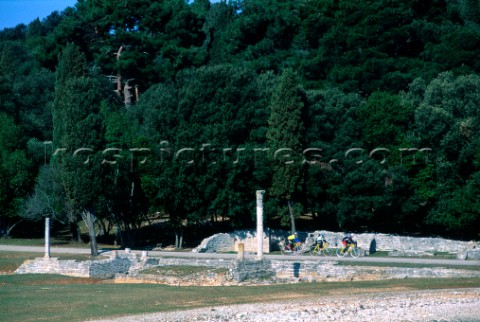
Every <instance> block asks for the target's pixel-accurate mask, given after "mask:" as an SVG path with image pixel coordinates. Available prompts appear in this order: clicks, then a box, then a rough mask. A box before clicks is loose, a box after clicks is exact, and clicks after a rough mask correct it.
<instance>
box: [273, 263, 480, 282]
mask: <svg viewBox="0 0 480 322" xmlns="http://www.w3.org/2000/svg"><path fill="white" fill-rule="evenodd" d="M271 265H272V271H273V272H274V273H275V277H276V278H277V279H279V280H285V281H291V280H298V281H315V282H334V281H352V280H356V281H361V280H379V279H382V280H384V279H404V278H448V277H465V278H468V277H476V278H478V277H480V271H477V270H467V269H465V270H464V269H453V268H445V267H419V268H415V267H382V266H355V265H339V263H338V262H335V261H321V262H318V261H311V262H309V261H305V262H303V261H302V262H296V261H272V262H271Z"/></svg>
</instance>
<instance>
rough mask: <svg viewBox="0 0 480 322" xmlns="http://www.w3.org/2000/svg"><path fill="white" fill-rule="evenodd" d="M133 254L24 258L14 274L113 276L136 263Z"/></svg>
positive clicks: (127, 270) (125, 272) (126, 271)
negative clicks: (95, 257) (97, 257)
mask: <svg viewBox="0 0 480 322" xmlns="http://www.w3.org/2000/svg"><path fill="white" fill-rule="evenodd" d="M138 262H139V261H138V260H137V257H136V255H135V254H131V253H125V254H118V253H117V252H116V251H115V252H112V253H111V256H110V258H108V259H103V260H95V261H91V260H88V261H81V262H77V261H75V260H58V259H57V258H36V259H34V260H26V261H25V262H24V263H23V264H22V265H21V266H20V267H19V268H18V269H17V270H16V271H15V273H16V274H59V275H67V276H75V277H96V278H113V277H114V276H115V274H128V272H129V270H130V269H131V267H134V266H136V265H138Z"/></svg>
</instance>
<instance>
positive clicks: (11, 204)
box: [0, 112, 34, 236]
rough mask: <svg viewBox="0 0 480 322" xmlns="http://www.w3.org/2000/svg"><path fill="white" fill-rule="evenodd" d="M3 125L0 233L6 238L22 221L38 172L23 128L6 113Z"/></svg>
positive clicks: (0, 120)
mask: <svg viewBox="0 0 480 322" xmlns="http://www.w3.org/2000/svg"><path fill="white" fill-rule="evenodd" d="M0 124H1V125H2V126H1V127H0V177H1V178H2V180H1V181H0V230H1V235H2V236H4V235H9V234H10V232H11V230H12V229H13V228H14V227H15V226H16V225H17V224H18V222H20V221H21V217H19V216H18V212H19V211H20V209H21V208H22V206H23V202H24V200H25V198H26V196H27V194H28V193H29V192H30V189H31V185H32V184H33V179H34V172H33V168H32V163H31V160H30V159H29V158H28V157H27V155H26V151H25V150H26V149H25V139H24V137H23V135H22V132H21V128H20V127H19V126H17V125H16V124H15V122H14V121H13V118H12V117H11V116H8V115H7V114H5V113H3V112H0Z"/></svg>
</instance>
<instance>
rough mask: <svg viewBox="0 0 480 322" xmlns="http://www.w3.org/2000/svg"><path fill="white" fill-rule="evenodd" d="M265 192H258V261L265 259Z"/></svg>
mask: <svg viewBox="0 0 480 322" xmlns="http://www.w3.org/2000/svg"><path fill="white" fill-rule="evenodd" d="M264 194H265V190H257V259H263V195H264Z"/></svg>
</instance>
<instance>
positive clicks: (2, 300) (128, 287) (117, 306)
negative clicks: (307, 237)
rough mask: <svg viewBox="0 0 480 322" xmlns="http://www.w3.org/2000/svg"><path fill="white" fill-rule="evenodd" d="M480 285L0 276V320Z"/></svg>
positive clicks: (72, 317) (102, 315) (79, 316)
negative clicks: (169, 282)
mask: <svg viewBox="0 0 480 322" xmlns="http://www.w3.org/2000/svg"><path fill="white" fill-rule="evenodd" d="M462 287H480V279H415V280H391V281H373V282H372V281H368V282H365V281H362V282H349V283H337V282H332V283H299V284H287V285H271V286H225V287H223V286H221V287H177V286H166V285H157V284H111V283H108V282H106V281H102V280H96V279H82V278H71V277H64V276H58V275H3V276H0V307H1V308H2V309H1V310H0V321H4V322H6V321H38V320H48V321H83V320H86V319H94V318H106V317H115V316H122V315H130V314H141V313H151V312H160V311H171V310H183V309H189V308H195V307H204V306H212V305H227V304H241V303H256V302H265V301H276V300H287V299H302V298H312V297H320V296H332V295H340V294H345V292H347V293H352V292H354V293H355V294H358V293H362V292H363V293H369V292H378V291H388V292H395V291H404V290H424V289H445V288H462Z"/></svg>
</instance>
